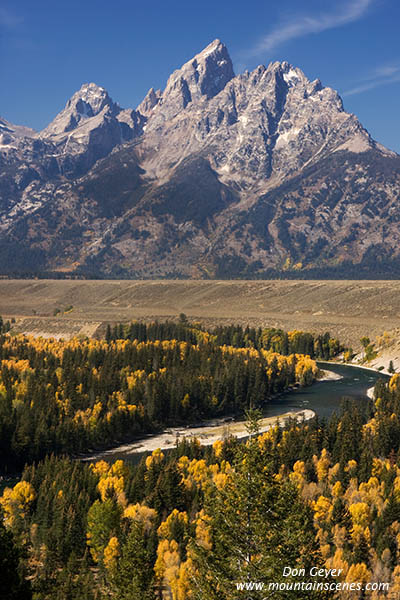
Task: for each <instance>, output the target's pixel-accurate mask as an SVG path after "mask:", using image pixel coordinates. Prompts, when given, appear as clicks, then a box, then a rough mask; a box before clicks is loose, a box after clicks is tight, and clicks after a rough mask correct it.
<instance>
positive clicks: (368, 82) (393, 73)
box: [341, 65, 400, 97]
mask: <svg viewBox="0 0 400 600" xmlns="http://www.w3.org/2000/svg"><path fill="white" fill-rule="evenodd" d="M399 81H400V66H399V65H381V66H380V67H377V68H375V69H374V70H373V71H371V73H370V75H368V77H365V78H364V79H360V80H359V82H358V84H357V85H355V86H354V87H353V88H351V89H349V90H346V91H344V92H343V93H342V94H341V95H342V96H343V97H345V96H355V95H356V94H362V92H367V91H368V90H373V89H375V88H378V87H381V86H383V85H390V84H391V83H398V82H399Z"/></svg>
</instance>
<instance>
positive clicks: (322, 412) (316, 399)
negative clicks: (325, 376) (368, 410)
mask: <svg viewBox="0 0 400 600" xmlns="http://www.w3.org/2000/svg"><path fill="white" fill-rule="evenodd" d="M318 366H319V368H320V369H323V370H329V371H333V372H334V373H337V374H338V375H341V376H342V379H338V380H330V381H318V382H317V383H314V384H313V385H312V386H310V387H307V388H300V389H298V390H296V391H294V392H289V393H286V394H283V395H282V396H281V397H280V398H275V399H273V400H271V401H270V403H269V404H268V406H267V407H266V409H265V411H263V413H264V414H265V416H271V417H272V416H275V415H279V414H281V413H284V412H288V411H290V410H294V409H296V410H298V409H305V408H309V409H311V410H313V411H314V412H315V413H317V415H318V416H320V417H325V418H327V417H330V416H331V415H332V413H334V412H339V410H340V403H341V400H342V398H343V397H348V398H352V399H354V400H358V401H360V402H365V401H366V400H367V390H368V389H369V388H371V387H373V386H374V385H375V383H376V382H377V381H378V379H384V380H385V381H387V380H388V379H389V375H384V374H381V373H377V372H376V371H369V370H367V369H360V368H358V367H352V366H349V365H341V364H335V363H327V362H322V361H321V362H318Z"/></svg>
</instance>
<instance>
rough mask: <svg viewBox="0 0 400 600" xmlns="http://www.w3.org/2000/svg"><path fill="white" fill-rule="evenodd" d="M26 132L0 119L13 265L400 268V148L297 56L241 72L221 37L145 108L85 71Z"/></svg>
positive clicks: (159, 272)
mask: <svg viewBox="0 0 400 600" xmlns="http://www.w3.org/2000/svg"><path fill="white" fill-rule="evenodd" d="M29 135H30V134H29V132H28V133H24V132H23V131H22V129H18V128H16V127H15V126H12V125H10V124H8V123H6V122H5V121H3V120H0V142H1V141H2V145H0V153H1V157H2V161H3V162H2V169H3V170H2V173H1V174H0V175H1V176H0V199H1V202H0V248H5V250H4V252H3V254H1V253H0V259H2V264H6V265H8V267H9V268H10V269H13V270H15V268H16V267H15V265H16V261H17V264H18V265H20V266H21V265H22V266H21V269H22V270H24V269H26V267H27V261H28V263H29V266H30V267H32V268H33V267H34V268H38V267H40V268H43V269H45V270H46V269H47V270H48V269H50V270H52V269H62V270H64V271H65V270H68V269H71V270H73V269H75V268H76V265H80V269H81V270H82V271H84V272H86V270H87V271H88V272H100V273H103V274H107V273H110V274H114V275H118V276H120V275H123V276H125V275H128V276H137V277H164V276H174V277H175V276H179V277H181V276H185V277H202V276H203V275H204V274H206V276H207V277H210V276H211V277H212V276H225V275H227V274H228V275H233V276H237V275H239V274H241V275H246V276H252V274H262V273H264V272H265V270H268V269H270V268H275V269H277V270H279V269H282V268H283V269H286V268H287V265H291V264H295V265H297V266H296V268H297V267H298V265H301V267H299V268H304V269H308V268H314V267H315V266H316V265H323V264H324V265H326V266H327V267H329V268H331V267H332V268H336V266H337V265H339V264H341V261H345V262H346V261H355V262H360V263H361V262H362V261H364V263H365V264H366V265H373V267H372V268H374V265H375V264H376V260H375V257H376V256H379V257H382V256H383V257H386V258H387V260H388V261H391V260H392V257H393V256H396V260H398V269H399V273H400V251H399V248H400V236H399V231H398V222H399V221H400V209H399V206H398V197H399V193H400V157H398V156H397V155H395V154H393V153H390V152H389V151H388V150H386V149H384V148H383V147H382V146H380V145H379V144H377V143H376V142H375V141H374V140H373V139H372V138H371V136H370V135H369V133H368V132H367V131H366V130H365V129H364V128H363V126H362V125H361V123H360V122H359V121H358V119H357V117H356V116H355V115H352V114H349V113H347V112H346V111H345V110H344V107H343V103H342V100H341V98H340V96H339V94H338V93H337V92H336V91H335V90H333V89H331V88H329V87H324V86H323V85H322V84H321V81H320V80H319V79H315V80H314V81H311V80H310V79H308V78H307V76H306V75H305V74H304V73H303V71H302V70H301V69H300V68H298V67H296V66H294V65H292V64H290V63H289V62H287V61H281V62H279V61H275V62H272V63H270V64H269V65H267V66H265V65H260V66H258V67H256V68H255V69H253V70H252V71H251V72H249V71H245V72H244V73H241V74H239V75H235V74H234V71H233V66H232V61H231V59H230V56H229V53H228V50H227V48H226V46H225V45H224V44H223V43H222V42H221V41H220V40H218V39H216V40H214V41H213V42H211V44H209V45H208V46H206V47H205V48H204V49H203V50H202V51H201V52H199V53H198V54H196V55H195V56H193V57H192V58H191V59H190V60H188V61H186V62H185V63H184V64H183V65H182V66H181V67H180V68H179V69H177V70H175V71H174V72H173V73H172V74H171V76H170V77H169V78H168V81H167V84H166V86H165V89H164V90H163V91H160V90H155V89H154V88H150V90H149V91H148V93H147V94H146V96H145V98H144V99H143V101H142V102H141V103H140V104H139V106H138V107H137V109H136V110H132V109H122V108H121V107H120V106H119V105H118V104H116V103H115V102H114V101H113V100H112V99H111V97H110V96H109V94H108V92H107V91H106V90H105V89H104V88H103V87H101V86H98V85H96V84H94V83H86V84H84V85H83V86H82V87H81V88H80V90H78V91H77V92H76V93H75V94H74V95H73V96H72V97H71V98H70V99H69V100H68V102H67V103H66V106H65V108H64V109H63V110H62V111H61V112H60V114H59V115H58V116H57V117H56V118H55V119H54V120H53V122H52V123H51V124H50V125H49V126H48V127H47V128H46V129H45V130H44V131H42V132H41V134H40V135H39V136H35V135H33V136H32V135H31V137H29ZM1 136H3V138H2V137H1ZM32 250H34V251H32ZM7 257H10V258H7ZM35 257H36V258H35ZM37 257H39V259H38V258H37ZM7 260H8V262H7ZM18 260H19V263H18ZM38 260H40V261H41V262H40V264H39V265H38V264H37V261H38ZM29 261H31V262H29ZM35 261H36V262H35ZM18 268H20V267H18Z"/></svg>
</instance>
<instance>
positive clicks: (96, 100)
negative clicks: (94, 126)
mask: <svg viewBox="0 0 400 600" xmlns="http://www.w3.org/2000/svg"><path fill="white" fill-rule="evenodd" d="M105 108H107V109H108V110H109V111H110V112H111V113H112V114H116V113H117V112H119V110H120V109H119V107H118V105H117V104H116V103H114V102H113V100H112V99H111V98H110V96H109V95H108V92H107V90H106V89H104V88H103V87H101V86H99V85H97V84H95V83H84V84H83V85H82V87H81V88H80V89H79V90H78V91H77V92H75V94H74V95H73V96H71V98H70V99H69V100H68V102H67V104H66V105H65V108H64V109H63V110H62V111H61V112H60V113H59V114H58V115H57V116H56V117H55V119H54V120H53V121H52V122H51V123H50V124H49V125H48V126H47V127H46V128H45V129H44V130H43V131H42V132H41V136H42V137H51V136H55V135H60V134H64V133H67V132H69V131H72V130H73V129H75V128H76V127H77V126H78V125H79V124H81V122H82V121H85V120H86V119H89V118H91V117H95V116H96V115H98V114H99V113H100V112H101V111H103V110H104V109H105Z"/></svg>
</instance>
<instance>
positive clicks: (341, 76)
mask: <svg viewBox="0 0 400 600" xmlns="http://www.w3.org/2000/svg"><path fill="white" fill-rule="evenodd" d="M148 6H149V7H150V8H147V7H146V5H145V3H144V2H137V1H135V0H133V1H132V0H131V1H126V0H114V2H113V3H111V2H109V1H107V2H106V1H103V0H97V1H94V0H85V1H84V2H82V0H80V1H77V0H69V1H68V2H65V3H61V2H59V1H54V0H51V1H50V0H36V2H32V1H31V0H29V1H28V0H14V1H13V2H10V1H9V0H2V2H1V5H0V78H1V87H0V115H1V116H3V117H5V118H6V119H8V120H9V121H11V122H13V123H16V124H20V125H28V126H31V127H34V128H35V129H41V128H43V127H44V126H45V125H46V124H47V123H48V122H49V121H50V120H51V119H52V118H53V117H54V116H55V115H56V114H57V113H58V112H59V111H60V110H61V109H62V108H63V107H64V105H65V103H66V101H67V99H68V98H69V97H70V96H72V94H73V93H74V92H75V91H76V90H77V89H79V88H80V86H81V85H82V83H85V82H89V81H94V82H95V83H97V84H99V85H102V86H104V87H105V88H106V89H107V90H108V92H109V93H110V95H111V96H112V98H113V99H114V100H116V101H117V102H119V103H120V105H121V106H123V107H124V108H127V107H132V108H135V107H136V106H137V104H139V102H140V101H141V100H142V98H143V97H144V95H145V94H146V92H147V90H148V89H149V88H150V87H152V86H153V87H155V88H158V87H160V88H163V87H164V86H165V82H166V80H167V78H168V76H169V74H170V73H171V72H172V71H173V70H174V69H176V68H178V67H179V66H180V65H181V64H183V63H184V62H185V61H186V60H189V59H190V58H191V57H192V56H193V55H194V54H196V53H197V52H199V51H201V50H202V49H203V48H204V47H205V46H206V45H207V44H208V43H210V42H211V41H212V40H213V39H215V38H219V39H221V40H222V41H223V42H224V43H225V44H226V45H227V47H228V50H229V52H230V54H231V57H232V60H233V62H234V66H235V71H236V72H240V71H242V70H244V69H246V68H247V69H253V68H255V67H256V66H257V65H259V64H268V63H269V62H270V61H273V60H287V61H289V62H290V63H292V64H294V65H295V66H298V67H300V68H301V69H302V70H303V71H304V72H305V74H306V75H307V76H308V77H309V78H310V79H315V78H317V77H319V78H320V79H321V81H322V83H323V85H326V86H331V87H333V88H335V89H337V90H338V91H339V93H340V94H341V95H342V97H343V100H344V105H345V108H346V110H348V111H349V112H353V113H355V114H356V115H357V116H358V117H359V119H360V120H361V122H362V123H363V125H364V126H365V127H366V128H367V129H368V130H369V131H370V133H371V134H372V136H373V137H374V138H375V139H377V140H378V141H380V142H381V143H383V144H384V145H386V146H388V147H389V148H391V149H393V150H396V151H397V152H399V153H400V118H399V99H400V45H399V42H398V39H399V31H398V30H399V23H400V3H399V2H398V0H335V1H334V3H328V2H325V1H323V0H318V1H317V0H301V1H299V0H270V1H264V2H261V1H259V0H246V1H245V2H243V0H240V1H237V0H229V1H228V0H213V1H211V0H203V1H202V2H190V1H188V0H186V1H175V0H169V1H168V2H165V0H163V1H160V0H152V1H151V2H150V3H149V5H148Z"/></svg>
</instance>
